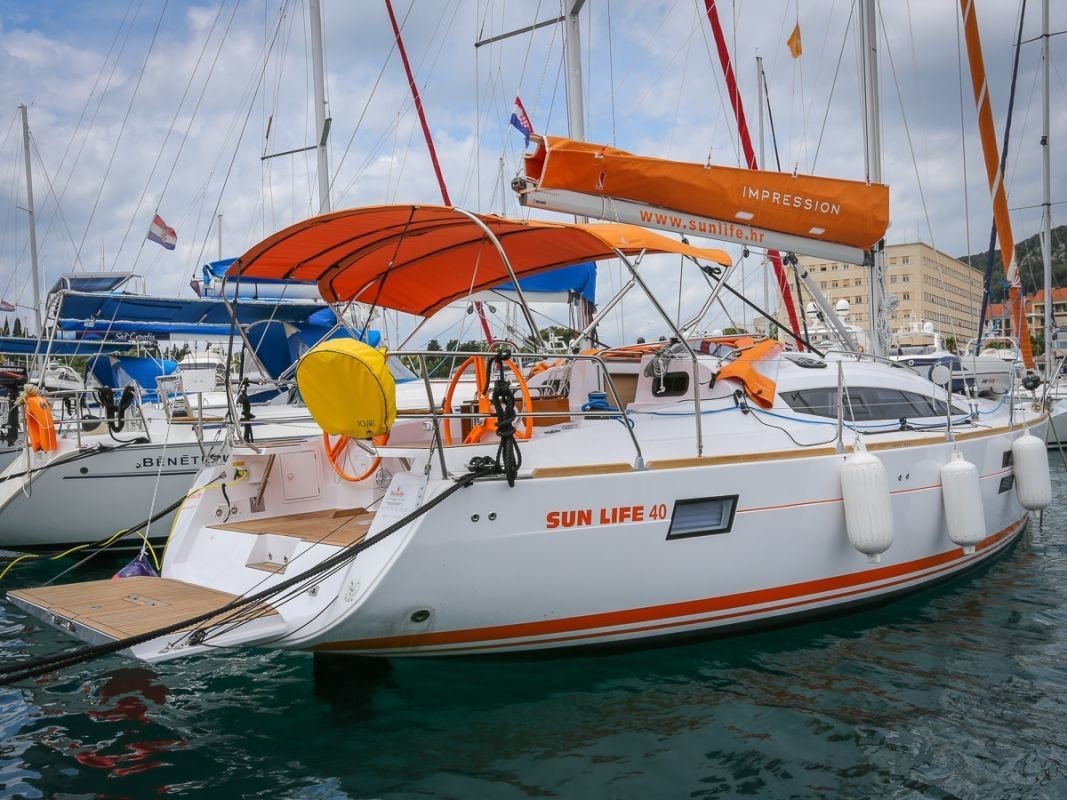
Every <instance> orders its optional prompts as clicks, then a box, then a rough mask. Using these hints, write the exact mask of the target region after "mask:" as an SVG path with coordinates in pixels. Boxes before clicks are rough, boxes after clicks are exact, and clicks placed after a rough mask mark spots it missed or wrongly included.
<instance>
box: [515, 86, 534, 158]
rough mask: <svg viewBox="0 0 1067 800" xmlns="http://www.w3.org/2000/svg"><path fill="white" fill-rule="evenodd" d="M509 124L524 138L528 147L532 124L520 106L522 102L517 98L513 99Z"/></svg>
mask: <svg viewBox="0 0 1067 800" xmlns="http://www.w3.org/2000/svg"><path fill="white" fill-rule="evenodd" d="M511 124H512V125H514V126H515V127H516V128H518V129H519V132H520V133H522V135H523V136H525V137H526V144H527V146H529V144H530V134H531V133H533V123H532V122H530V117H529V115H527V113H526V109H525V108H524V107H523V105H522V100H520V99H519V98H518V97H516V98H515V110H514V111H512V112H511Z"/></svg>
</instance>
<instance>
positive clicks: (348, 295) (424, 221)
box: [227, 205, 732, 316]
mask: <svg viewBox="0 0 1067 800" xmlns="http://www.w3.org/2000/svg"><path fill="white" fill-rule="evenodd" d="M483 226H484V227H483ZM486 230H489V231H491V232H492V234H493V236H494V237H495V238H496V240H497V241H498V242H499V244H500V247H501V249H503V251H504V253H505V254H506V255H507V258H508V262H509V263H510V264H511V268H512V270H513V271H514V273H515V276H516V277H519V278H521V277H523V276H524V275H531V274H534V273H537V272H545V271H547V270H550V269H555V268H557V267H564V266H570V265H571V264H577V263H579V262H582V261H597V260H601V259H605V258H616V257H617V256H618V254H619V253H622V254H623V255H627V256H629V255H636V254H639V253H642V252H647V253H649V254H654V253H673V254H676V255H686V256H691V257H693V258H697V259H700V260H703V261H714V262H716V263H718V264H722V265H723V266H729V265H730V264H731V263H732V261H731V259H730V256H729V254H727V253H725V252H723V251H722V250H713V249H706V248H700V247H693V246H691V245H688V244H684V243H682V242H679V241H676V240H674V239H670V238H668V237H666V236H662V235H660V234H658V233H653V232H652V231H648V230H645V229H644V228H639V227H637V226H634V225H617V224H612V223H595V224H587V225H576V224H573V223H562V222H542V221H533V220H517V219H508V218H505V217H497V216H494V215H488V214H470V213H468V212H464V211H460V210H458V209H454V208H447V207H443V206H411V205H407V206H404V205H392V206H369V207H366V208H352V209H347V210H345V211H336V212H334V213H332V214H324V215H322V216H319V217H312V218H311V219H308V220H304V221H303V222H299V223H297V224H295V225H291V226H289V227H288V228H285V229H284V230H281V231H278V232H277V233H275V234H274V235H273V236H270V237H268V238H267V239H264V240H263V241H262V242H260V243H259V244H257V245H255V246H254V247H252V248H251V249H250V250H249V251H248V252H247V253H245V254H244V255H242V256H241V257H240V258H238V259H237V260H236V261H235V262H234V264H233V266H232V267H230V269H229V272H228V273H227V278H228V280H236V281H239V280H240V279H241V278H242V277H244V278H273V279H276V280H297V281H317V282H318V284H319V291H320V292H321V293H322V296H323V297H324V298H325V299H326V300H328V301H330V302H336V301H348V300H355V301H357V302H361V303H370V304H373V305H376V306H378V307H380V308H391V309H395V310H397V311H405V312H407V313H409V314H418V315H420V316H429V315H430V314H432V313H434V312H436V311H438V310H439V309H441V308H443V307H444V306H446V305H448V304H449V303H451V302H453V301H455V300H461V299H463V298H465V297H468V296H470V295H472V294H474V293H475V292H479V291H482V290H484V289H490V288H492V287H494V286H498V285H499V284H501V283H506V282H508V281H510V280H511V275H510V274H509V273H508V270H507V268H506V267H505V265H504V262H503V260H502V259H501V257H500V253H499V251H498V250H497V248H496V244H494V242H493V241H492V240H491V239H490V237H489V236H488V235H487V234H486Z"/></svg>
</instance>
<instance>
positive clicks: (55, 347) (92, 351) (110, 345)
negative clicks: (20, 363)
mask: <svg viewBox="0 0 1067 800" xmlns="http://www.w3.org/2000/svg"><path fill="white" fill-rule="evenodd" d="M134 346H135V344H134V343H133V342H100V341H81V342H73V341H67V340H65V339H57V340H56V341H54V342H52V350H51V354H52V355H53V356H95V355H97V354H99V353H101V352H103V353H121V352H122V351H123V350H129V349H130V348H132V347H134ZM46 350H48V343H47V342H40V343H38V341H37V339H25V338H22V337H20V336H0V353H3V354H5V355H12V356H32V355H34V354H35V353H36V354H38V355H42V356H43V355H44V354H45V351H46Z"/></svg>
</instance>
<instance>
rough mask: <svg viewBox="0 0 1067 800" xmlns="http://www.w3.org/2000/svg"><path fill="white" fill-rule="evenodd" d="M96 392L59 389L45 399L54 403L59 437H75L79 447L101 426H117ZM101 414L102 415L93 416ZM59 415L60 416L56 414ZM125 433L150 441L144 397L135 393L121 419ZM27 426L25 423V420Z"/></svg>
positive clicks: (54, 414)
mask: <svg viewBox="0 0 1067 800" xmlns="http://www.w3.org/2000/svg"><path fill="white" fill-rule="evenodd" d="M96 391H97V390H96V389H59V390H56V391H51V392H48V393H47V395H46V397H47V398H48V399H49V400H50V401H52V407H53V417H54V419H55V425H56V434H57V435H58V436H64V435H65V436H70V435H71V434H73V435H74V438H75V441H76V443H77V445H78V447H79V448H80V447H81V446H82V437H83V435H88V434H89V433H95V432H96V429H97V428H98V427H99V426H107V425H109V424H111V423H116V422H117V421H118V419H117V418H116V417H109V416H108V415H107V413H106V409H104V408H102V407H101V405H100V403H99V398H98V396H97V394H96ZM94 411H95V412H99V413H94ZM57 412H58V413H57ZM122 422H123V427H122V430H123V431H124V432H125V431H133V432H136V433H137V435H138V438H140V439H148V440H149V441H151V438H152V436H151V432H150V431H149V428H148V422H147V420H146V419H145V415H144V407H143V406H142V404H141V394H140V392H137V393H135V394H134V399H133V402H132V403H131V404H130V407H129V408H128V409H126V411H125V412H124V413H123V416H122ZM23 425H25V421H23Z"/></svg>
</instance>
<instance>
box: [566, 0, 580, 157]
mask: <svg viewBox="0 0 1067 800" xmlns="http://www.w3.org/2000/svg"><path fill="white" fill-rule="evenodd" d="M584 5H585V0H571V2H570V3H569V6H570V7H569V8H568V9H567V14H566V20H564V24H563V48H564V55H565V59H566V63H567V132H568V133H569V135H570V137H571V138H572V139H578V140H579V141H584V140H585V107H584V104H583V102H582V101H583V98H582V48H581V45H582V38H581V29H580V28H579V26H578V14H579V12H580V11H581V10H582V6H584Z"/></svg>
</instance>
